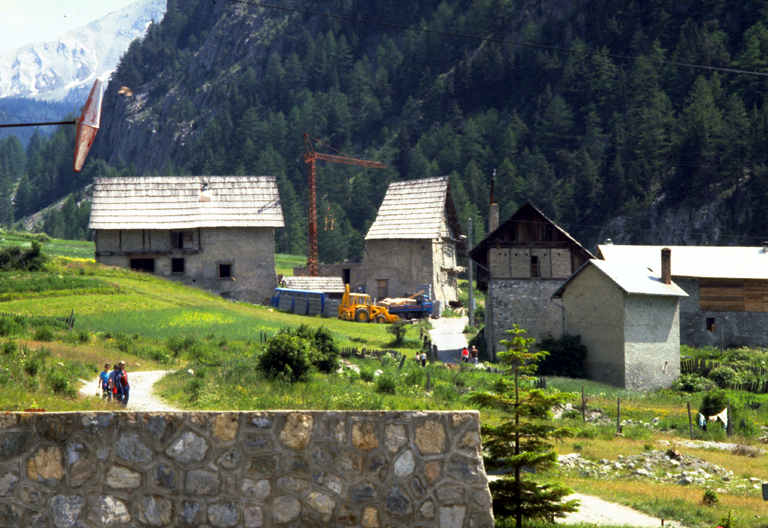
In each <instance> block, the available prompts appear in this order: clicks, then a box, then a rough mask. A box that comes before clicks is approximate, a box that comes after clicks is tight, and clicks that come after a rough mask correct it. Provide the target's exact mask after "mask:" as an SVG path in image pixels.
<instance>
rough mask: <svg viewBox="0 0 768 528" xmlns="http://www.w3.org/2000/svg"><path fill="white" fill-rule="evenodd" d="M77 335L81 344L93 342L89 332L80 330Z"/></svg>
mask: <svg viewBox="0 0 768 528" xmlns="http://www.w3.org/2000/svg"><path fill="white" fill-rule="evenodd" d="M76 335H77V340H78V341H79V342H80V343H87V342H88V341H90V340H91V334H90V332H88V330H78V331H77V334H76Z"/></svg>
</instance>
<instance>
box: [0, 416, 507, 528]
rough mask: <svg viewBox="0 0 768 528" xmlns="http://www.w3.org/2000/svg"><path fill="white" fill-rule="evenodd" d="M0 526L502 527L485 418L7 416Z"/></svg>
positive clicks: (2, 420) (0, 439) (2, 432)
mask: <svg viewBox="0 0 768 528" xmlns="http://www.w3.org/2000/svg"><path fill="white" fill-rule="evenodd" d="M0 526H14V527H18V526H24V527H32V528H43V527H46V528H47V527H55V528H97V527H121V528H122V527H146V526H163V527H188V526H197V527H217V528H225V527H240V528H261V527H279V528H283V527H285V528H288V527H302V528H304V527H310V528H311V527H321V526H322V527H325V526H331V527H337V526H338V527H362V528H378V527H382V528H383V527H402V528H406V527H413V528H422V527H423V528H426V527H437V528H492V527H493V514H492V512H491V495H490V492H489V489H488V483H487V480H486V475H485V471H484V468H483V463H482V456H481V445H480V423H479V414H478V413H477V412H474V411H470V412H287V411H286V412H221V413H217V412H207V413H206V412H188V413H186V412H185V413H132V412H115V413H110V412H97V413H84V412H78V413H3V414H0Z"/></svg>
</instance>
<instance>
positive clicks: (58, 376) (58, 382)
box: [46, 368, 77, 398]
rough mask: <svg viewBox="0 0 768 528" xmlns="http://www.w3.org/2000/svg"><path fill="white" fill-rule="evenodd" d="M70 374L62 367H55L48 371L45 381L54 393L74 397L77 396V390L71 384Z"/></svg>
mask: <svg viewBox="0 0 768 528" xmlns="http://www.w3.org/2000/svg"><path fill="white" fill-rule="evenodd" d="M69 378H70V376H69V375H68V374H67V372H65V371H64V369H61V368H56V369H53V370H51V371H50V372H49V373H48V377H47V379H46V383H47V385H48V387H50V388H51V390H52V391H53V393H54V394H58V395H60V396H65V397H67V398H74V397H76V396H77V391H76V390H75V388H74V387H73V386H72V382H71V381H70V379H69Z"/></svg>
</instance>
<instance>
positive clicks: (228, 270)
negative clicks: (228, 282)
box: [219, 264, 232, 279]
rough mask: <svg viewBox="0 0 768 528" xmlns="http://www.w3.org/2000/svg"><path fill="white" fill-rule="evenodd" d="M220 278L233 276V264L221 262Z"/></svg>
mask: <svg viewBox="0 0 768 528" xmlns="http://www.w3.org/2000/svg"><path fill="white" fill-rule="evenodd" d="M219 278H220V279H231V278H232V264H219Z"/></svg>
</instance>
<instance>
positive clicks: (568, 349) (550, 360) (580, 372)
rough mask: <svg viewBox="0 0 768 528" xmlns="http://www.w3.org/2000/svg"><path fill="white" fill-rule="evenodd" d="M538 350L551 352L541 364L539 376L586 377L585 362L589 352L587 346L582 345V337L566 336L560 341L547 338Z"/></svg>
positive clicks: (542, 341)
mask: <svg viewBox="0 0 768 528" xmlns="http://www.w3.org/2000/svg"><path fill="white" fill-rule="evenodd" d="M538 348H539V350H546V351H547V352H549V355H548V356H546V357H545V358H544V359H543V360H542V361H541V363H539V369H538V371H537V374H538V375H541V376H564V377H566V378H584V377H586V370H585V362H586V360H587V353H588V350H587V347H586V345H582V344H581V336H572V335H564V336H563V337H562V338H560V339H554V338H552V337H547V338H544V339H542V340H541V343H539V345H538Z"/></svg>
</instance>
